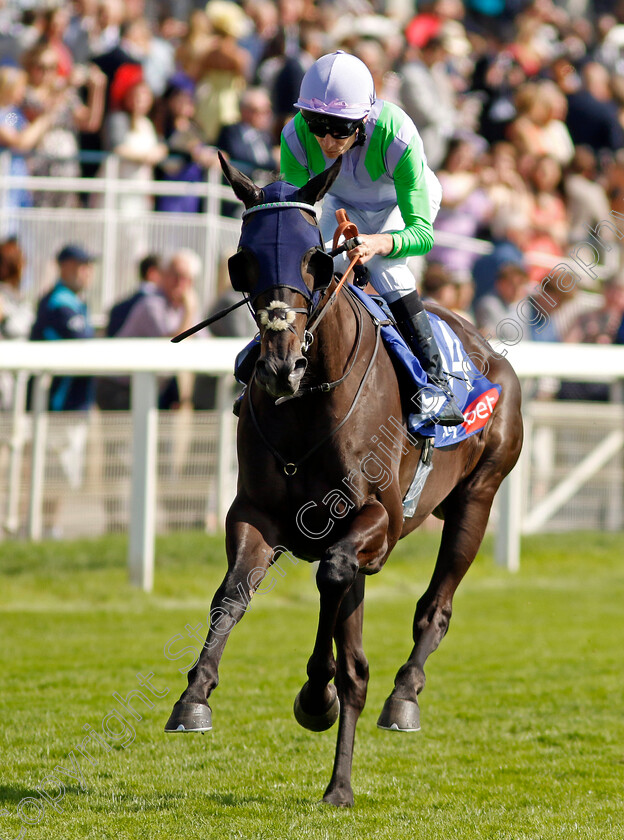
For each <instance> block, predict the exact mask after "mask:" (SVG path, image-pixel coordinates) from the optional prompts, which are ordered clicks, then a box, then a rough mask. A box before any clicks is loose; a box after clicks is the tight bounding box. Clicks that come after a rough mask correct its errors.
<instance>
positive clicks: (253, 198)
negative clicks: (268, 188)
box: [218, 152, 262, 209]
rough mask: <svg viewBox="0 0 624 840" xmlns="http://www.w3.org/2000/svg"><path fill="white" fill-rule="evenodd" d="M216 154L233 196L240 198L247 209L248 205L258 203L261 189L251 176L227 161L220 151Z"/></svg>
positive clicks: (260, 197)
mask: <svg viewBox="0 0 624 840" xmlns="http://www.w3.org/2000/svg"><path fill="white" fill-rule="evenodd" d="M218 154H219V161H220V163H221V169H222V170H223V174H224V175H225V177H226V178H227V179H228V181H229V182H230V186H231V187H232V189H233V190H234V194H235V196H236V197H237V198H240V200H241V201H242V202H243V204H244V205H245V209H249V208H250V207H253V206H254V204H258V203H259V202H260V200H261V199H262V189H261V188H260V187H258V186H256V185H255V184H254V182H253V181H252V180H251V178H248V177H247V176H246V175H243V173H242V172H241V171H240V170H238V169H237V168H236V167H235V166H232V165H231V164H230V163H228V161H227V160H226V159H225V157H224V156H223V155H222V154H221V152H219V153H218Z"/></svg>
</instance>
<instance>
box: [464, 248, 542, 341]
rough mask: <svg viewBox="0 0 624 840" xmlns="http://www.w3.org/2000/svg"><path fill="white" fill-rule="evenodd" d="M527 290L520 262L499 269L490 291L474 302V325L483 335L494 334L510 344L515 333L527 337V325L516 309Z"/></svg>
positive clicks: (515, 336) (525, 273) (524, 271)
mask: <svg viewBox="0 0 624 840" xmlns="http://www.w3.org/2000/svg"><path fill="white" fill-rule="evenodd" d="M528 290H529V286H528V275H527V272H526V269H525V268H524V267H523V266H522V265H518V264H514V263H508V264H507V265H503V266H502V267H501V268H500V269H499V271H498V274H497V277H496V283H495V286H494V292H493V293H492V294H488V295H485V296H484V297H482V298H481V299H480V300H479V302H478V303H477V304H476V305H475V318H476V323H477V327H478V328H479V330H480V331H481V333H482V334H483V335H484V336H485V337H486V338H488V339H490V338H492V337H494V336H496V337H497V338H498V339H499V340H500V341H502V342H503V343H506V342H508V343H510V344H515V343H517V340H518V336H521V337H522V338H525V339H529V338H531V335H530V327H528V326H527V324H526V321H523V320H522V319H521V318H520V316H519V315H518V312H517V309H516V307H517V305H518V303H520V301H521V300H523V298H525V297H526V296H527V292H528Z"/></svg>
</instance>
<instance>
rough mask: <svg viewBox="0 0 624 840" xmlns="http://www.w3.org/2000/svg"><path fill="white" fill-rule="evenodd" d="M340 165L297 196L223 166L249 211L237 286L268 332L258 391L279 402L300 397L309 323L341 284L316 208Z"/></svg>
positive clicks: (237, 258)
mask: <svg viewBox="0 0 624 840" xmlns="http://www.w3.org/2000/svg"><path fill="white" fill-rule="evenodd" d="M340 164H341V160H340V158H339V159H338V160H337V161H336V163H334V164H333V166H331V167H330V168H329V169H327V170H326V171H325V172H322V173H321V174H320V175H317V176H315V177H314V178H312V179H311V180H310V181H309V182H308V183H307V184H306V185H305V186H304V187H301V188H300V189H297V187H294V186H293V185H292V184H287V183H286V182H285V181H276V182H275V183H274V184H269V185H268V186H266V187H263V188H260V187H258V186H256V184H254V183H253V181H251V180H250V179H249V178H248V177H247V176H246V175H243V173H242V172H239V171H238V170H237V169H235V168H234V167H233V166H231V165H230V164H229V163H227V161H225V159H224V158H223V157H221V166H222V168H223V171H224V173H225V176H226V178H227V179H228V181H229V182H230V184H231V185H232V189H233V190H234V192H235V193H236V195H237V197H238V198H239V199H240V200H241V201H242V202H243V204H244V205H245V212H244V213H243V228H242V232H241V238H240V240H239V243H238V251H237V253H236V254H235V255H234V256H233V257H231V258H230V260H229V263H228V268H229V272H230V280H231V281H232V286H233V287H234V289H236V291H239V292H245V293H246V294H248V295H249V298H250V301H251V305H252V309H253V311H254V315H255V318H256V322H257V324H258V328H259V330H260V337H261V352H260V358H259V359H258V361H257V363H256V371H255V379H256V382H257V383H258V385H260V386H261V387H262V388H264V389H265V390H266V391H268V392H269V393H270V394H272V395H273V396H275V397H282V396H292V395H293V394H295V393H296V392H297V389H298V388H299V384H300V382H301V378H302V377H303V374H304V373H305V370H306V367H307V364H308V363H307V359H306V358H305V356H304V353H305V352H306V350H307V348H308V344H309V336H308V335H306V331H305V328H306V324H307V321H308V318H309V316H310V313H311V311H312V309H313V308H314V306H315V303H316V300H315V298H318V297H319V296H320V293H321V292H322V291H324V290H325V289H326V288H327V286H328V285H329V284H330V282H331V280H332V277H333V261H332V258H331V257H330V256H329V254H327V252H326V251H325V249H324V247H323V241H322V238H321V233H320V230H319V227H318V225H317V222H316V214H315V211H314V204H315V203H316V202H317V201H319V200H320V199H321V198H322V197H323V196H324V195H325V193H326V192H327V190H328V189H329V188H330V186H331V185H332V184H333V182H334V180H335V179H336V176H337V175H338V172H339V171H340Z"/></svg>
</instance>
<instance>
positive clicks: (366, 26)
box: [0, 0, 624, 402]
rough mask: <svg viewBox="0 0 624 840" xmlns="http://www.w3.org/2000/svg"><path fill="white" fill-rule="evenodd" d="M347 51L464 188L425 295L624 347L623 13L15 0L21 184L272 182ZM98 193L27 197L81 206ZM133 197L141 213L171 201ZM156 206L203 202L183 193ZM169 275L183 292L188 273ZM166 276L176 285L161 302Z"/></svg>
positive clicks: (538, 336)
mask: <svg viewBox="0 0 624 840" xmlns="http://www.w3.org/2000/svg"><path fill="white" fill-rule="evenodd" d="M337 48H340V49H344V50H347V51H350V52H352V53H354V54H355V55H357V56H358V57H359V58H361V59H362V60H363V61H365V62H366V64H367V65H368V67H369V68H370V70H371V72H372V74H373V77H374V79H375V83H376V88H377V94H378V96H379V97H381V98H383V99H386V100H390V101H393V102H396V103H397V104H399V105H400V106H401V107H402V108H403V109H404V110H405V111H406V112H407V114H408V115H409V116H410V117H411V118H412V120H413V121H414V123H415V124H416V126H417V128H418V129H419V131H420V133H421V135H422V138H423V142H424V146H425V151H426V153H427V157H428V160H429V164H430V165H431V167H432V168H433V169H434V170H435V171H436V173H437V175H438V177H439V179H440V181H441V183H442V187H443V198H442V207H441V210H440V213H439V216H438V219H437V221H436V225H435V229H436V231H437V232H438V236H437V240H436V245H435V246H434V249H433V250H432V252H431V253H430V254H429V255H428V257H427V259H426V260H420V259H417V260H415V261H414V266H413V270H414V272H415V273H416V274H417V276H418V278H419V283H420V285H421V288H422V291H423V294H424V295H425V296H426V297H429V298H431V299H433V300H437V301H439V302H441V303H443V304H444V305H446V306H448V307H450V308H452V309H455V310H457V311H458V312H460V313H461V314H463V315H464V317H467V318H469V319H470V320H472V321H474V322H475V323H476V324H477V326H478V327H479V328H480V329H481V330H482V332H483V334H484V335H485V336H487V337H488V338H490V339H492V338H493V337H495V338H497V339H498V340H499V341H501V340H502V341H503V343H505V339H504V336H503V335H502V334H501V329H500V325H501V323H505V324H506V326H507V328H508V329H510V330H511V334H512V336H513V335H514V322H515V324H516V328H515V335H516V336H517V340H521V339H532V340H548V341H575V342H598V343H612V342H616V341H619V342H620V343H622V342H624V327H623V320H622V319H623V316H624V258H623V254H624V247H623V243H624V202H622V196H623V195H624V151H623V150H622V149H623V146H624V2H622V0H597V2H589V1H588V0H556V2H555V0H432V2H419V3H418V4H415V3H413V2H410V1H409V0H385V1H384V0H332V2H329V0H326V2H324V0H317V2H315V1H314V0H241V2H240V3H236V2H229V0H209V2H208V3H207V5H206V4H205V3H203V2H202V3H197V2H196V0H167V2H165V1H164V0H151V2H150V0H75V2H73V3H62V4H60V5H49V4H37V3H34V4H33V3H29V4H28V5H26V3H25V2H24V4H23V7H22V6H20V4H19V3H15V2H13V3H11V4H7V5H5V6H3V7H1V8H0V151H1V150H8V151H9V152H10V153H11V161H12V162H11V167H12V171H13V172H14V173H18V174H19V173H26V172H31V173H34V174H53V175H82V176H84V177H85V178H88V177H90V176H93V175H95V174H97V172H98V169H99V166H100V165H101V155H102V154H103V153H107V152H114V153H115V154H116V155H117V156H118V158H119V159H120V167H121V171H120V176H121V177H122V178H124V179H125V180H131V179H137V180H149V179H152V178H155V179H158V180H173V181H187V182H194V181H201V180H203V179H205V175H206V170H207V169H210V168H211V167H215V166H217V165H218V162H217V150H222V151H224V152H225V153H226V154H228V155H229V156H230V158H231V159H232V160H233V161H234V162H235V163H236V165H237V166H239V168H241V169H243V170H244V171H245V172H247V173H248V174H251V175H252V176H253V177H255V178H256V179H259V178H261V177H267V178H268V177H270V175H271V174H274V173H277V172H278V171H279V157H278V152H277V149H278V144H279V136H280V131H281V129H282V127H283V125H284V124H285V122H286V121H287V120H289V119H291V118H292V116H293V113H294V107H293V103H294V102H295V100H296V99H297V96H298V90H299V85H300V82H301V79H302V77H303V75H304V73H305V71H306V70H307V69H308V67H310V65H311V64H312V63H313V62H314V61H315V60H316V59H317V58H318V57H319V56H320V55H322V54H324V53H326V52H329V51H332V50H334V49H337ZM86 195H87V191H85V195H83V196H81V195H75V194H66V193H53V192H50V193H45V192H38V193H36V194H33V195H30V194H28V193H27V192H26V191H24V190H14V191H12V193H11V194H10V195H9V197H8V199H7V200H8V201H9V202H12V203H13V206H24V205H28V204H31V203H33V202H36V203H39V204H41V205H44V206H57V205H58V204H66V205H71V206H76V205H78V204H79V203H80V202H81V201H82V202H87V201H88V200H89V199H88V198H87V197H86ZM123 200H124V201H126V202H128V203H130V204H132V205H133V206H132V207H122V208H120V209H121V210H124V211H128V212H137V211H139V212H140V211H141V210H142V209H143V210H144V209H150V208H151V207H152V205H153V203H154V202H153V199H152V198H151V197H150V196H148V195H144V194H143V193H140V192H138V193H137V195H136V196H135V195H133V196H126V197H124V198H123ZM134 205H137V206H134ZM155 209H156V210H167V211H177V212H189V213H194V212H200V211H201V210H202V206H201V200H200V198H198V197H195V196H192V195H184V196H163V197H160V198H159V199H158V200H157V201H156V202H155ZM223 212H224V213H230V214H232V213H234V212H236V211H235V205H229V204H226V205H224V208H223ZM617 214H621V216H618V215H617ZM479 240H481V241H483V240H486V241H488V242H490V243H492V245H493V250H491V247H490V248H482V247H480V245H479ZM71 247H74V248H75V247H78V246H71ZM16 249H17V250H16ZM78 250H80V248H78ZM17 252H19V243H18V242H16V241H14V240H7V241H5V242H4V243H2V244H1V245H0V272H1V278H0V322H1V326H2V336H3V337H10V335H23V336H27V335H30V334H31V330H32V323H33V322H34V320H35V313H34V312H31V313H30V316H29V317H28V313H25V312H24V311H20V307H21V310H23V309H24V306H23V302H22V303H20V300H19V279H16V278H18V277H19V273H20V271H21V269H20V266H21V265H22V264H23V261H24V255H23V254H21V252H20V256H19V258H18V257H16V256H15V255H16V253H17ZM73 253H74V256H75V253H76V252H75V251H74V252H73ZM569 255H576V256H577V257H578V259H577V263H576V264H577V266H578V270H577V271H575V272H572V274H570V273H568V274H569V276H568V281H567V282H566V283H563V282H558V281H556V277H555V275H552V269H553V268H554V267H559V266H560V265H561V263H562V261H563V260H564V259H566V258H567V257H568V256H569ZM58 256H60V255H58ZM81 256H82V257H89V255H86V254H84V253H83V254H82V255H81ZM162 256H163V255H146V258H147V259H148V262H149V260H150V259H151V260H152V263H153V260H156V262H157V263H158V265H159V266H160V265H161V263H160V262H159V260H161V258H162ZM26 257H27V255H26ZM178 257H179V255H178ZM90 259H91V257H89V260H90ZM181 259H182V262H183V263H184V262H185V260H186V262H187V263H188V261H189V260H190V262H191V263H193V264H192V265H191V266H190V267H189V266H188V265H187V266H186V269H184V270H185V271H186V273H187V274H189V275H190V276H192V275H194V273H195V272H196V271H198V270H200V267H199V266H198V265H197V264H196V261H194V260H193V258H191V257H190V256H189V255H188V254H186V255H182V258H181ZM174 261H175V257H174ZM61 262H62V261H61ZM87 262H88V260H87ZM59 266H61V263H59ZM142 266H143V263H142ZM143 270H144V269H143V268H141V270H140V274H141V277H142V282H143V283H147V282H151V281H148V280H147V278H146V277H144V276H143ZM161 270H162V272H164V275H166V276H167V277H169V280H170V281H171V273H172V271H173V269H171V261H169V262H167V263H166V266H165V268H164V269H163V268H162V266H161V267H160V268H158V271H161ZM154 271H155V266H154V264H151V272H152V274H154ZM560 274H561V272H560ZM570 277H571V279H570ZM548 278H551V279H552V280H553V282H551V283H550V285H548V283H547V282H545V281H547V280H548ZM559 279H560V277H559ZM166 282H167V281H165V280H163V279H162V276H161V278H160V280H158V282H157V283H156V284H154V285H155V287H158V289H159V295H160V297H161V298H167V291H166V290H165V289H164V287H163V284H165V285H166ZM171 282H172V281H171ZM78 296H80V295H79V293H78ZM161 303H162V301H161ZM171 306H172V308H173V309H175V311H176V313H177V314H176V316H175V317H173V316H172V317H171V318H170V320H168V321H167V320H166V318H165V316H164V314H163V311H164V305H163V306H161V307H160V309H158V306H155V304H154V301H152V302H151V303H150V298H149V295H146V294H144V293H143V292H141V293H140V294H137V295H136V296H133V301H132V304H131V306H130V308H129V309H128V313H126V314H127V318H126V326H125V327H123V328H122V332H120V333H119V334H124V335H128V334H161V335H165V334H172V331H179V330H180V329H182V328H183V327H182V326H181V325H182V324H183V323H186V321H187V320H188V317H190V315H189V312H190V308H191V307H190V303H189V302H188V300H187V301H186V304H184V302H180V300H178V301H177V302H176V303H175V305H173V304H171ZM185 306H186V309H185V308H184V307H185ZM137 307H138V308H139V309H138V312H139V314H137V312H136V311H135V310H136V308H137ZM156 310H158V312H159V316H162V319H161V321H160V322H158V323H159V326H156V321H157V320H158V319H155V316H154V312H155V311H156ZM12 311H15V312H17V315H16V316H15V318H16V321H15V323H16V324H17V326H10V323H9V322H10V321H11V317H12V316H11V315H10V313H11V312H12ZM203 314H205V313H197V312H193V316H194V317H197V318H200V317H201V316H202V315H203ZM140 315H142V316H144V319H143V321H142V320H141V318H140V317H139V316H140ZM150 317H151V318H152V320H151V321H150ZM137 323H139V324H143V327H142V329H144V332H143V333H141V332H139V333H137V332H136V331H135V332H132V330H133V329H134V327H133V326H132V325H134V326H135V327H136V324H137ZM146 323H149V324H150V325H151V326H150V329H151V332H149V331H148V332H145V330H147V329H148V328H147V327H145V324H146ZM165 326H166V329H165ZM123 329H125V330H126V332H123ZM137 329H138V327H137ZM128 330H130V332H128ZM159 330H160V332H159ZM109 334H110V333H109ZM507 343H513V341H512V339H508V340H507ZM576 395H577V396H578V392H577V393H576ZM585 395H586V396H587V395H588V394H587V393H586V394H585ZM173 402H175V398H174V399H173Z"/></svg>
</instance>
